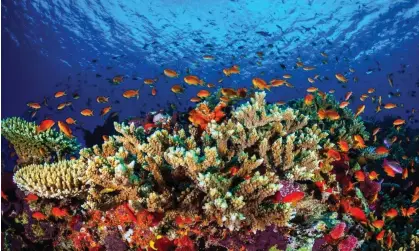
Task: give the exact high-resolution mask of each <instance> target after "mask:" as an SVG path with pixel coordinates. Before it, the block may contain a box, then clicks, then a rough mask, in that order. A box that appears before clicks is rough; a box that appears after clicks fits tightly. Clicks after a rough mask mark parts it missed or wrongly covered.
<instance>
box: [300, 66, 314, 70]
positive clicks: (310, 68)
mask: <svg viewBox="0 0 419 251" xmlns="http://www.w3.org/2000/svg"><path fill="white" fill-rule="evenodd" d="M314 69H316V67H314V66H304V67H303V70H305V71H312V70H314Z"/></svg>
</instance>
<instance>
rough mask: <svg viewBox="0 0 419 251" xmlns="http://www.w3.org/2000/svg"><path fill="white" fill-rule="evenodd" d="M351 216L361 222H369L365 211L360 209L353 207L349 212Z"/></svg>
mask: <svg viewBox="0 0 419 251" xmlns="http://www.w3.org/2000/svg"><path fill="white" fill-rule="evenodd" d="M349 214H350V215H351V216H352V217H353V218H355V219H356V220H358V221H360V222H367V221H368V220H367V217H366V216H365V213H364V211H363V210H362V209H361V208H359V207H352V208H351V209H350V210H349Z"/></svg>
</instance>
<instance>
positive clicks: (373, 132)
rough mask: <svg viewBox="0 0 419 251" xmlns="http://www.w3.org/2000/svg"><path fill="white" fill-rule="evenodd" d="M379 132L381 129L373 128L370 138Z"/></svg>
mask: <svg viewBox="0 0 419 251" xmlns="http://www.w3.org/2000/svg"><path fill="white" fill-rule="evenodd" d="M380 131H381V128H380V127H377V128H375V129H374V130H373V131H372V136H375V135H377V133H379V132H380Z"/></svg>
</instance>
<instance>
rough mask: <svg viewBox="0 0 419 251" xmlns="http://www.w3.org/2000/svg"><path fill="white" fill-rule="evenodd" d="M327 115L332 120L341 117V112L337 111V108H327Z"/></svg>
mask: <svg viewBox="0 0 419 251" xmlns="http://www.w3.org/2000/svg"><path fill="white" fill-rule="evenodd" d="M326 116H327V118H328V119H330V120H338V119H340V115H339V113H338V112H337V111H335V110H327V111H326Z"/></svg>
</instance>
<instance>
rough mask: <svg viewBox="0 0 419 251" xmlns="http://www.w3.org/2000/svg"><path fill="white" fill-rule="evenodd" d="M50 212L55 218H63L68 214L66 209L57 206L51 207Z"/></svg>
mask: <svg viewBox="0 0 419 251" xmlns="http://www.w3.org/2000/svg"><path fill="white" fill-rule="evenodd" d="M51 214H52V215H53V216H54V217H56V218H63V217H66V216H68V212H67V210H66V209H61V208H59V207H53V208H52V209H51Z"/></svg>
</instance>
